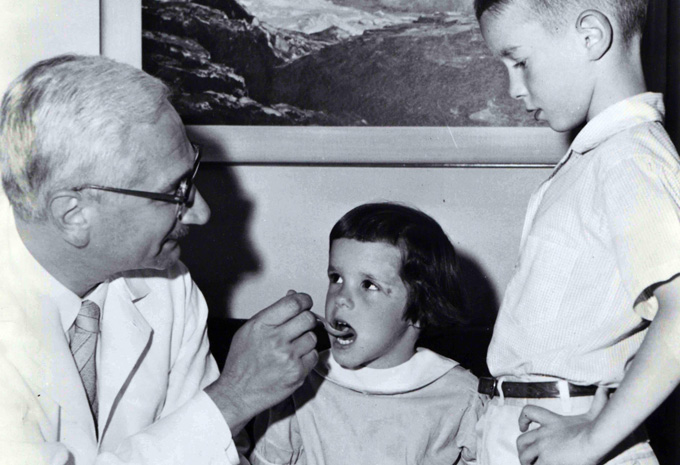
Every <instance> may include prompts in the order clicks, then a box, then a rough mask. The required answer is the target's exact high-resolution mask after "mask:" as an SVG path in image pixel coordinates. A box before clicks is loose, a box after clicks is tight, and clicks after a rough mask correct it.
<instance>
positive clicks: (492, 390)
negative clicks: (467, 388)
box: [491, 378, 498, 399]
mask: <svg viewBox="0 0 680 465" xmlns="http://www.w3.org/2000/svg"><path fill="white" fill-rule="evenodd" d="M491 379H493V383H492V384H491V399H493V398H494V397H496V388H497V387H498V378H491Z"/></svg>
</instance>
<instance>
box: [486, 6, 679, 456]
mask: <svg viewBox="0 0 680 465" xmlns="http://www.w3.org/2000/svg"><path fill="white" fill-rule="evenodd" d="M475 8H476V14H477V18H478V19H479V22H480V26H481V29H482V34H483V36H484V39H485V40H486V42H487V44H488V46H489V48H490V49H491V51H492V52H493V53H494V54H495V55H496V56H498V57H499V58H500V59H501V60H502V61H503V63H504V64H505V65H506V67H507V69H508V72H509V77H510V93H511V95H512V96H513V97H515V98H517V99H520V100H522V101H523V103H524V105H525V106H526V110H527V111H533V112H534V117H535V118H536V119H537V120H541V121H545V122H547V123H548V124H549V125H550V127H551V128H552V129H554V130H556V131H570V130H573V129H577V128H579V127H580V126H581V125H583V124H585V126H584V127H583V129H581V130H580V132H579V133H578V135H577V137H576V138H575V139H574V141H573V143H572V145H571V147H570V149H569V151H568V153H567V154H566V156H565V157H564V158H563V159H562V160H561V161H560V163H559V164H558V165H557V167H556V168H555V170H554V171H553V173H552V175H551V176H550V178H549V179H548V180H547V181H545V182H544V183H543V185H541V186H540V188H539V189H538V190H537V191H536V192H535V193H534V195H533V196H532V198H531V200H530V202H529V207H528V211H527V216H526V219H525V224H524V229H523V232H522V240H521V244H520V258H519V261H518V264H517V267H516V270H515V274H514V276H513V278H512V280H511V282H510V284H509V285H508V289H507V291H506V294H505V297H504V300H503V303H502V305H501V309H500V312H499V315H498V319H497V321H496V325H495V328H494V335H493V339H492V341H491V345H490V347H489V353H488V356H487V361H488V365H489V369H490V371H491V373H492V374H493V375H494V376H495V378H493V379H483V380H480V386H479V390H480V392H482V393H485V394H488V395H490V396H492V397H493V398H492V400H491V401H490V402H489V405H488V407H487V409H486V411H485V414H484V416H483V417H482V418H481V419H480V422H479V424H478V439H479V441H480V444H478V452H479V454H480V456H479V460H480V463H482V464H485V465H486V464H490V463H493V464H502V465H508V464H517V463H519V462H521V463H522V464H529V463H532V464H533V463H536V464H553V463H554V464H572V463H573V464H595V463H603V462H608V463H611V464H613V463H616V464H621V463H631V464H632V463H639V464H656V463H658V462H657V460H656V458H655V457H654V453H653V452H652V450H651V448H650V447H649V444H648V441H647V439H646V436H645V434H644V431H643V430H642V427H641V425H642V423H643V421H644V420H645V419H646V418H647V416H648V415H649V414H650V413H652V412H653V411H654V409H656V408H657V407H658V406H659V405H660V404H661V403H662V402H663V400H664V399H665V398H666V397H667V396H668V395H669V394H670V393H671V392H672V391H673V389H674V388H675V387H676V386H677V384H678V381H679V379H680V347H679V344H678V342H677V340H678V335H679V334H680V311H679V310H680V309H679V308H678V307H680V278H678V274H679V273H680V221H679V217H680V208H679V207H678V205H680V175H679V173H680V167H679V164H678V155H677V152H676V151H675V149H674V147H673V145H672V143H671V142H670V139H669V137H668V135H667V134H666V132H665V131H664V129H663V127H662V120H663V111H664V109H663V103H662V99H661V96H660V95H658V94H652V93H646V87H645V82H644V77H643V73H642V66H641V62H640V39H641V31H642V27H643V24H644V17H645V10H646V1H645V0H560V1H548V0H476V1H475ZM598 387H599V389H598ZM611 388H617V390H616V393H615V394H614V395H613V396H612V397H611V398H610V399H609V400H608V401H607V392H611V391H612V390H613V389H611ZM529 426H531V427H532V428H529ZM527 430H529V431H528V432H526V431H527ZM521 432H525V433H524V434H521Z"/></svg>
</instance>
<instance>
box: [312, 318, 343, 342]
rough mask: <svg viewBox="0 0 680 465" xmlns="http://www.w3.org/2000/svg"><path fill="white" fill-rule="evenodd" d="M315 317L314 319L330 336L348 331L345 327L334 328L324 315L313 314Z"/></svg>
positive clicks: (340, 334) (337, 335) (341, 334)
mask: <svg viewBox="0 0 680 465" xmlns="http://www.w3.org/2000/svg"><path fill="white" fill-rule="evenodd" d="M314 316H315V317H316V320H317V321H318V322H319V323H321V324H322V325H323V328H324V329H325V330H326V332H327V333H328V334H330V335H331V336H335V337H339V336H344V335H346V334H347V331H349V330H348V329H347V328H343V329H341V330H340V329H335V328H334V327H333V325H332V324H331V323H330V322H329V321H328V320H327V319H325V318H324V317H322V316H319V315H314Z"/></svg>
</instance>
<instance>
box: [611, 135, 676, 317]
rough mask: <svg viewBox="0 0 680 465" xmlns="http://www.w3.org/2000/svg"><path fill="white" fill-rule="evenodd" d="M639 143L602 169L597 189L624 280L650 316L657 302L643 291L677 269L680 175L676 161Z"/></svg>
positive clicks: (642, 310)
mask: <svg viewBox="0 0 680 465" xmlns="http://www.w3.org/2000/svg"><path fill="white" fill-rule="evenodd" d="M637 148H638V149H639V150H640V151H639V152H638V153H636V154H635V156H632V157H630V158H626V159H624V160H622V161H620V162H618V163H616V164H615V165H614V166H612V167H611V168H610V169H608V170H607V171H606V172H605V173H604V176H603V178H602V179H601V180H600V189H601V192H602V196H603V200H604V205H605V216H606V218H607V223H608V226H609V228H610V230H611V233H612V234H611V235H612V239H613V244H614V249H615V253H616V256H617V262H618V266H619V270H620V272H621V278H622V280H623V284H624V286H625V287H626V289H627V290H628V292H629V293H630V295H631V298H632V300H633V302H634V308H635V311H636V312H637V313H638V314H639V315H640V316H641V317H642V318H645V319H648V320H651V319H653V318H654V316H655V314H656V309H657V307H658V304H657V302H656V301H655V300H656V299H655V298H654V297H653V295H652V294H651V293H650V292H647V290H648V289H649V287H650V286H653V285H655V284H658V283H662V282H664V281H667V280H669V279H671V278H672V277H673V276H675V275H676V274H678V273H680V174H679V169H678V163H677V162H676V163H670V162H668V161H667V160H665V159H660V158H659V157H658V156H656V155H655V154H654V153H652V152H651V151H647V153H645V150H644V149H645V147H644V146H643V147H642V148H640V147H637ZM658 149H659V148H657V150H658ZM669 158H670V159H673V158H674V157H672V156H671V155H669Z"/></svg>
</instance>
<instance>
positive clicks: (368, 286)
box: [361, 281, 379, 291]
mask: <svg viewBox="0 0 680 465" xmlns="http://www.w3.org/2000/svg"><path fill="white" fill-rule="evenodd" d="M361 287H363V288H364V289H366V290H368V291H377V290H379V289H378V286H376V285H375V284H373V283H372V282H370V281H363V282H362V283H361Z"/></svg>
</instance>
